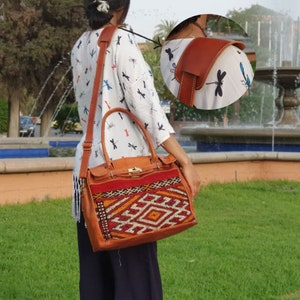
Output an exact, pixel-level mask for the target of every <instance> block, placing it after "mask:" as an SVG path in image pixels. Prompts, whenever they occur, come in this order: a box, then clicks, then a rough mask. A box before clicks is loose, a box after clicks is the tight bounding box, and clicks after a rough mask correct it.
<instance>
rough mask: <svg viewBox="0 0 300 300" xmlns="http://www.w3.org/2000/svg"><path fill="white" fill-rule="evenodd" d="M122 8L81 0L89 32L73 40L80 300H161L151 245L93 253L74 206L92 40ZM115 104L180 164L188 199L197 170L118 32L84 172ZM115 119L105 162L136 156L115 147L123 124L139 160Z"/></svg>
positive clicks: (118, 19)
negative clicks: (77, 118)
mask: <svg viewBox="0 0 300 300" xmlns="http://www.w3.org/2000/svg"><path fill="white" fill-rule="evenodd" d="M129 6H130V0H108V1H98V0H96V1H86V2H85V7H86V15H87V18H88V22H89V27H90V28H89V29H88V30H87V31H86V32H84V33H83V34H82V35H81V37H80V38H79V39H78V40H77V42H76V43H75V45H74V47H73V50H72V55H71V63H72V67H73V84H74V90H75V97H76V101H77V102H78V112H79V116H80V120H81V124H82V129H83V137H82V139H81V141H80V143H79V144H78V146H77V149H76V155H75V163H74V173H73V216H74V218H75V219H76V221H77V232H78V249H79V266H80V284H79V287H80V299H81V300H94V299H95V300H96V299H97V300H99V299H103V300H110V299H111V300H113V299H114V300H161V299H162V284H161V278H160V271H159V266H158V261H157V245H156V243H147V244H144V245H140V246H135V247H130V248H126V249H121V250H117V251H100V252H93V251H92V247H91V244H90V241H89V237H88V233H87V230H86V228H85V221H84V218H83V215H82V212H81V205H80V185H81V181H80V178H79V170H80V165H81V158H82V152H83V151H82V143H83V141H84V140H85V134H86V127H87V120H88V111H89V105H90V100H91V95H92V91H93V80H94V75H95V69H96V61H97V57H98V52H99V47H98V45H97V40H98V37H99V35H100V34H101V32H102V29H103V28H104V27H106V26H111V25H121V24H123V22H124V20H125V18H126V15H127V12H128V10H129ZM114 107H123V108H125V109H128V110H130V111H131V112H132V113H134V114H135V115H136V116H137V117H138V118H139V119H140V120H142V122H143V123H144V124H147V130H148V132H149V133H150V135H151V138H152V140H153V142H154V143H155V145H156V146H160V145H161V146H163V147H164V148H165V149H166V151H167V152H169V153H171V154H173V155H174V156H175V157H176V159H177V160H178V162H179V163H180V164H181V167H182V170H183V174H184V176H186V178H187V180H188V183H189V185H190V187H191V190H192V193H193V195H194V196H195V195H196V194H197V192H198V191H199V186H200V182H199V177H198V174H197V172H196V169H195V168H194V166H193V164H192V163H191V160H190V159H189V157H188V156H187V155H186V153H185V152H184V150H183V149H182V148H181V146H180V145H179V144H178V142H177V141H176V139H175V138H174V136H173V133H174V130H173V128H172V127H171V125H170V124H169V122H168V119H167V118H166V116H165V113H164V111H163V109H162V107H161V105H160V101H159V98H158V95H157V92H156V90H155V87H154V83H153V78H152V73H151V71H150V68H149V66H148V65H147V64H146V62H145V60H144V58H143V56H142V54H141V51H140V49H139V47H138V46H137V44H136V42H135V40H134V35H133V34H132V33H129V32H128V31H125V30H123V29H122V28H118V29H117V30H116V31H115V33H114V36H113V38H112V42H111V44H110V46H109V48H108V49H107V54H106V58H105V66H104V70H103V86H102V90H101V93H99V98H98V107H97V111H96V116H95V125H94V138H93V146H92V152H91V153H92V154H91V157H90V161H89V167H93V166H96V165H99V164H102V163H103V162H104V159H103V155H102V150H101V147H100V141H101V132H100V130H99V125H100V124H101V120H102V117H103V116H104V114H105V113H106V112H107V111H108V110H109V109H111V108H114ZM116 115H117V116H112V123H113V126H114V127H115V128H117V129H118V130H115V132H114V135H113V136H112V137H111V140H113V141H114V142H115V143H114V145H113V147H112V153H110V154H111V157H112V159H116V158H120V157H122V156H136V155H137V153H136V152H135V151H134V150H133V149H127V148H126V147H122V146H119V145H127V144H128V142H127V143H125V144H124V143H121V141H122V139H123V140H124V138H123V136H122V135H124V134H123V133H124V131H125V127H126V128H128V127H129V128H130V130H131V132H132V134H131V138H132V140H133V142H134V144H135V145H137V148H136V151H139V152H138V153H140V155H146V154H148V150H147V149H148V148H147V144H145V141H144V140H143V139H140V138H139V132H138V130H137V129H136V128H135V127H134V126H132V122H127V123H126V122H125V121H123V120H122V119H121V118H120V117H119V116H118V114H116ZM127 121H128V120H127ZM116 131H117V132H116ZM111 146H112V145H111Z"/></svg>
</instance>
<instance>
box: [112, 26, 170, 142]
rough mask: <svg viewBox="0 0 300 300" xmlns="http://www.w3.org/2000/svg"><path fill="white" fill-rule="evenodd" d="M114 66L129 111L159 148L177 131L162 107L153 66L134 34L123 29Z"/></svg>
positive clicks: (119, 32)
mask: <svg viewBox="0 0 300 300" xmlns="http://www.w3.org/2000/svg"><path fill="white" fill-rule="evenodd" d="M115 64H116V67H117V73H118V76H119V80H120V83H121V87H122V90H123V92H124V96H125V101H126V103H127V105H128V107H129V109H130V110H131V112H132V113H134V114H135V115H136V116H137V117H138V118H139V119H140V120H141V121H142V122H143V123H144V126H145V128H146V129H147V130H148V132H149V134H150V136H151V137H152V140H153V142H154V143H155V144H156V146H159V145H160V144H161V143H163V142H164V141H165V140H166V139H168V138H169V136H170V134H171V133H174V130H173V128H172V126H171V125H170V123H169V121H168V119H167V117H166V114H165V112H164V111H163V109H162V107H161V105H160V100H159V97H158V95H157V92H156V89H155V86H154V80H153V75H152V72H151V69H150V67H149V66H148V64H147V63H146V62H145V60H144V57H143V55H142V53H141V51H140V49H139V47H138V45H137V44H136V42H135V40H134V37H133V35H132V34H131V33H128V32H126V31H124V30H122V29H119V30H118V31H117V50H116V56H115Z"/></svg>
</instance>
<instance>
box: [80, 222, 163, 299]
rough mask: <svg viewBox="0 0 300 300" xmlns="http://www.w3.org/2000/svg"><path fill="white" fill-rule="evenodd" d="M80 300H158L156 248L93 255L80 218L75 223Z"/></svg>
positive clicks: (154, 245)
mask: <svg viewBox="0 0 300 300" xmlns="http://www.w3.org/2000/svg"><path fill="white" fill-rule="evenodd" d="M77 234H78V250H79V269H80V282H79V290H80V300H161V299H162V298H163V296H162V284H161V278H160V272H159V266H158V261H157V245H156V243H149V244H144V245H140V246H135V247H130V248H126V249H120V250H115V251H100V252H93V251H92V247H91V244H90V241H89V237H88V233H87V230H86V228H85V225H84V221H83V218H82V220H81V222H80V223H77Z"/></svg>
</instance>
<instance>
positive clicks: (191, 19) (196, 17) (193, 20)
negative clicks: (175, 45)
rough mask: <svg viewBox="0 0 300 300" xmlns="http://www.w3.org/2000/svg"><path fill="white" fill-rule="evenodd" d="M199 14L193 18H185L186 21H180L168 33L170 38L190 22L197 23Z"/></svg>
mask: <svg viewBox="0 0 300 300" xmlns="http://www.w3.org/2000/svg"><path fill="white" fill-rule="evenodd" d="M198 17H199V15H198V16H193V17H191V18H188V19H185V20H184V21H182V22H181V23H179V24H178V25H177V26H176V27H175V28H174V29H173V30H172V31H171V32H170V34H169V35H168V38H171V37H172V36H173V35H174V34H177V33H178V32H180V31H181V30H182V29H184V28H185V27H187V26H188V25H189V24H191V23H195V22H196V21H197V19H198Z"/></svg>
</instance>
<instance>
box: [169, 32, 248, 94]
mask: <svg viewBox="0 0 300 300" xmlns="http://www.w3.org/2000/svg"><path fill="white" fill-rule="evenodd" d="M230 45H234V46H236V47H238V48H239V49H241V50H243V49H244V48H245V44H244V43H243V42H239V41H233V40H221V39H214V38H202V37H200V38H196V39H194V40H193V41H191V42H190V44H189V45H188V46H187V47H186V49H185V50H184V52H183V53H182V55H181V57H180V60H179V61H178V64H177V67H176V71H175V77H176V79H177V81H178V82H181V79H182V76H183V75H184V72H186V73H189V74H192V75H195V76H196V77H197V82H196V89H201V88H202V86H203V85H204V83H205V80H206V78H207V76H208V74H209V71H210V70H211V68H212V66H213V64H214V63H215V61H216V60H217V58H218V57H219V55H220V54H221V53H222V51H224V49H225V48H226V47H228V46H230Z"/></svg>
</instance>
